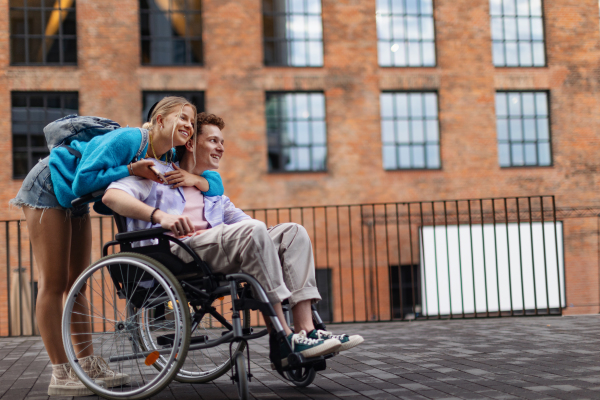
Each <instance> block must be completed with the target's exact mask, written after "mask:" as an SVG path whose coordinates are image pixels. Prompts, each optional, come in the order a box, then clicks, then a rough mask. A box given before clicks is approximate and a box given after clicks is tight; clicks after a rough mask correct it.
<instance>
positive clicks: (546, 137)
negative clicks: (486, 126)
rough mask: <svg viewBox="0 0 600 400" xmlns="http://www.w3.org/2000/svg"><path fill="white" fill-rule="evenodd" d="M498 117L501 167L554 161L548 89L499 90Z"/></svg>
mask: <svg viewBox="0 0 600 400" xmlns="http://www.w3.org/2000/svg"><path fill="white" fill-rule="evenodd" d="M496 120H497V122H496V130H497V134H498V159H499V162H500V166H501V167H520V166H547V165H550V164H552V157H551V150H550V127H549V116H548V96H547V93H546V92H498V93H496Z"/></svg>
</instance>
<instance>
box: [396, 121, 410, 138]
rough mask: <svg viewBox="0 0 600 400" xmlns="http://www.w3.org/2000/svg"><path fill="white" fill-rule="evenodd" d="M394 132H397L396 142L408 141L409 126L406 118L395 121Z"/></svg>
mask: <svg viewBox="0 0 600 400" xmlns="http://www.w3.org/2000/svg"><path fill="white" fill-rule="evenodd" d="M396 132H397V134H398V143H410V126H409V123H408V120H405V119H401V120H398V121H396Z"/></svg>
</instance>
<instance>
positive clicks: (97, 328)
mask: <svg viewBox="0 0 600 400" xmlns="http://www.w3.org/2000/svg"><path fill="white" fill-rule="evenodd" d="M165 302H167V303H170V304H171V306H172V309H170V310H168V311H167V312H166V313H165V312H163V313H161V314H160V317H157V315H158V314H159V313H158V312H156V311H157V308H158V307H159V306H160V305H161V304H164V303H165ZM186 304H187V300H186V298H185V294H184V292H183V289H182V288H181V286H180V285H179V283H178V281H177V279H176V278H175V277H174V276H173V274H172V273H171V272H170V271H169V270H168V269H167V268H166V267H165V266H163V265H162V264H160V263H159V262H157V261H156V260H153V259H152V258H149V257H146V256H143V255H140V254H134V253H119V254H113V255H110V256H107V257H104V258H102V259H100V260H98V261H97V262H96V263H94V264H92V265H91V266H90V267H88V268H87V269H86V270H85V271H84V272H83V273H82V274H81V276H80V277H79V278H78V279H77V280H76V281H75V284H74V285H73V288H72V289H71V291H70V292H69V295H68V298H67V301H66V303H65V308H64V313H63V320H62V336H63V344H64V346H65V351H66V353H67V357H68V358H69V362H70V364H71V366H72V368H73V370H74V371H75V373H76V374H77V376H78V377H79V379H81V381H82V382H83V383H84V384H85V385H86V386H87V387H88V388H89V389H90V390H91V391H93V392H94V393H96V394H98V395H99V396H102V397H104V398H107V399H131V400H137V399H144V398H147V397H150V396H154V395H155V394H157V393H158V392H160V391H161V390H162V389H163V388H164V387H165V386H167V385H168V384H169V382H171V380H172V379H173V378H174V377H175V375H176V373H177V371H178V370H179V368H180V367H181V366H182V365H183V362H184V361H185V357H186V353H187V348H188V346H189V342H190V333H189V326H188V324H189V320H190V316H189V309H188V308H187V307H186V306H185V305H186ZM182 305H184V306H182ZM165 316H166V318H161V317H165ZM142 326H143V327H145V328H147V329H146V332H147V334H148V335H150V336H152V337H153V338H154V340H155V341H156V342H160V341H161V340H164V338H165V337H166V338H171V341H170V343H166V344H165V345H164V346H161V348H160V349H159V350H154V351H152V352H149V351H145V350H144V348H143V346H142V343H141V341H140V335H139V332H140V327H142ZM92 353H93V354H94V355H95V356H97V357H102V358H103V359H104V361H106V364H104V363H101V364H102V365H101V368H100V369H98V368H96V369H95V370H94V369H93V370H91V371H90V370H87V371H86V370H84V369H83V366H82V362H79V361H80V359H82V358H83V357H84V356H87V355H89V354H92ZM159 359H160V360H161V361H162V362H163V363H164V364H163V368H161V369H160V370H157V369H156V368H154V367H153V364H154V363H156V362H157V361H158V360H159ZM96 364H98V363H96ZM106 367H108V368H109V369H110V370H112V371H113V372H114V373H115V374H116V375H109V379H108V380H106V384H107V385H106V386H112V387H106V388H104V387H103V386H101V385H99V384H98V383H97V381H96V379H102V376H99V375H98V374H106V373H107V370H106ZM109 374H110V373H109ZM105 376H106V375H105ZM110 376H112V378H110Z"/></svg>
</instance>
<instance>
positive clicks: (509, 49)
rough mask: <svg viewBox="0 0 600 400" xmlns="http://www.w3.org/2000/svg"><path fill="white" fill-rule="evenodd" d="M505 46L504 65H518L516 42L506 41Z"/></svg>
mask: <svg viewBox="0 0 600 400" xmlns="http://www.w3.org/2000/svg"><path fill="white" fill-rule="evenodd" d="M505 47H506V66H508V67H516V66H518V65H519V52H518V50H517V43H516V42H507V43H506V44H505Z"/></svg>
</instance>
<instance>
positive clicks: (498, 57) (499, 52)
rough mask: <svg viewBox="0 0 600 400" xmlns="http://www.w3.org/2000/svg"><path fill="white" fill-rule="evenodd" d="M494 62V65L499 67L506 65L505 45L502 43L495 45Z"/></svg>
mask: <svg viewBox="0 0 600 400" xmlns="http://www.w3.org/2000/svg"><path fill="white" fill-rule="evenodd" d="M493 62H494V65H498V66H503V65H505V64H506V60H505V59H504V44H503V43H501V42H500V43H494V44H493Z"/></svg>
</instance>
